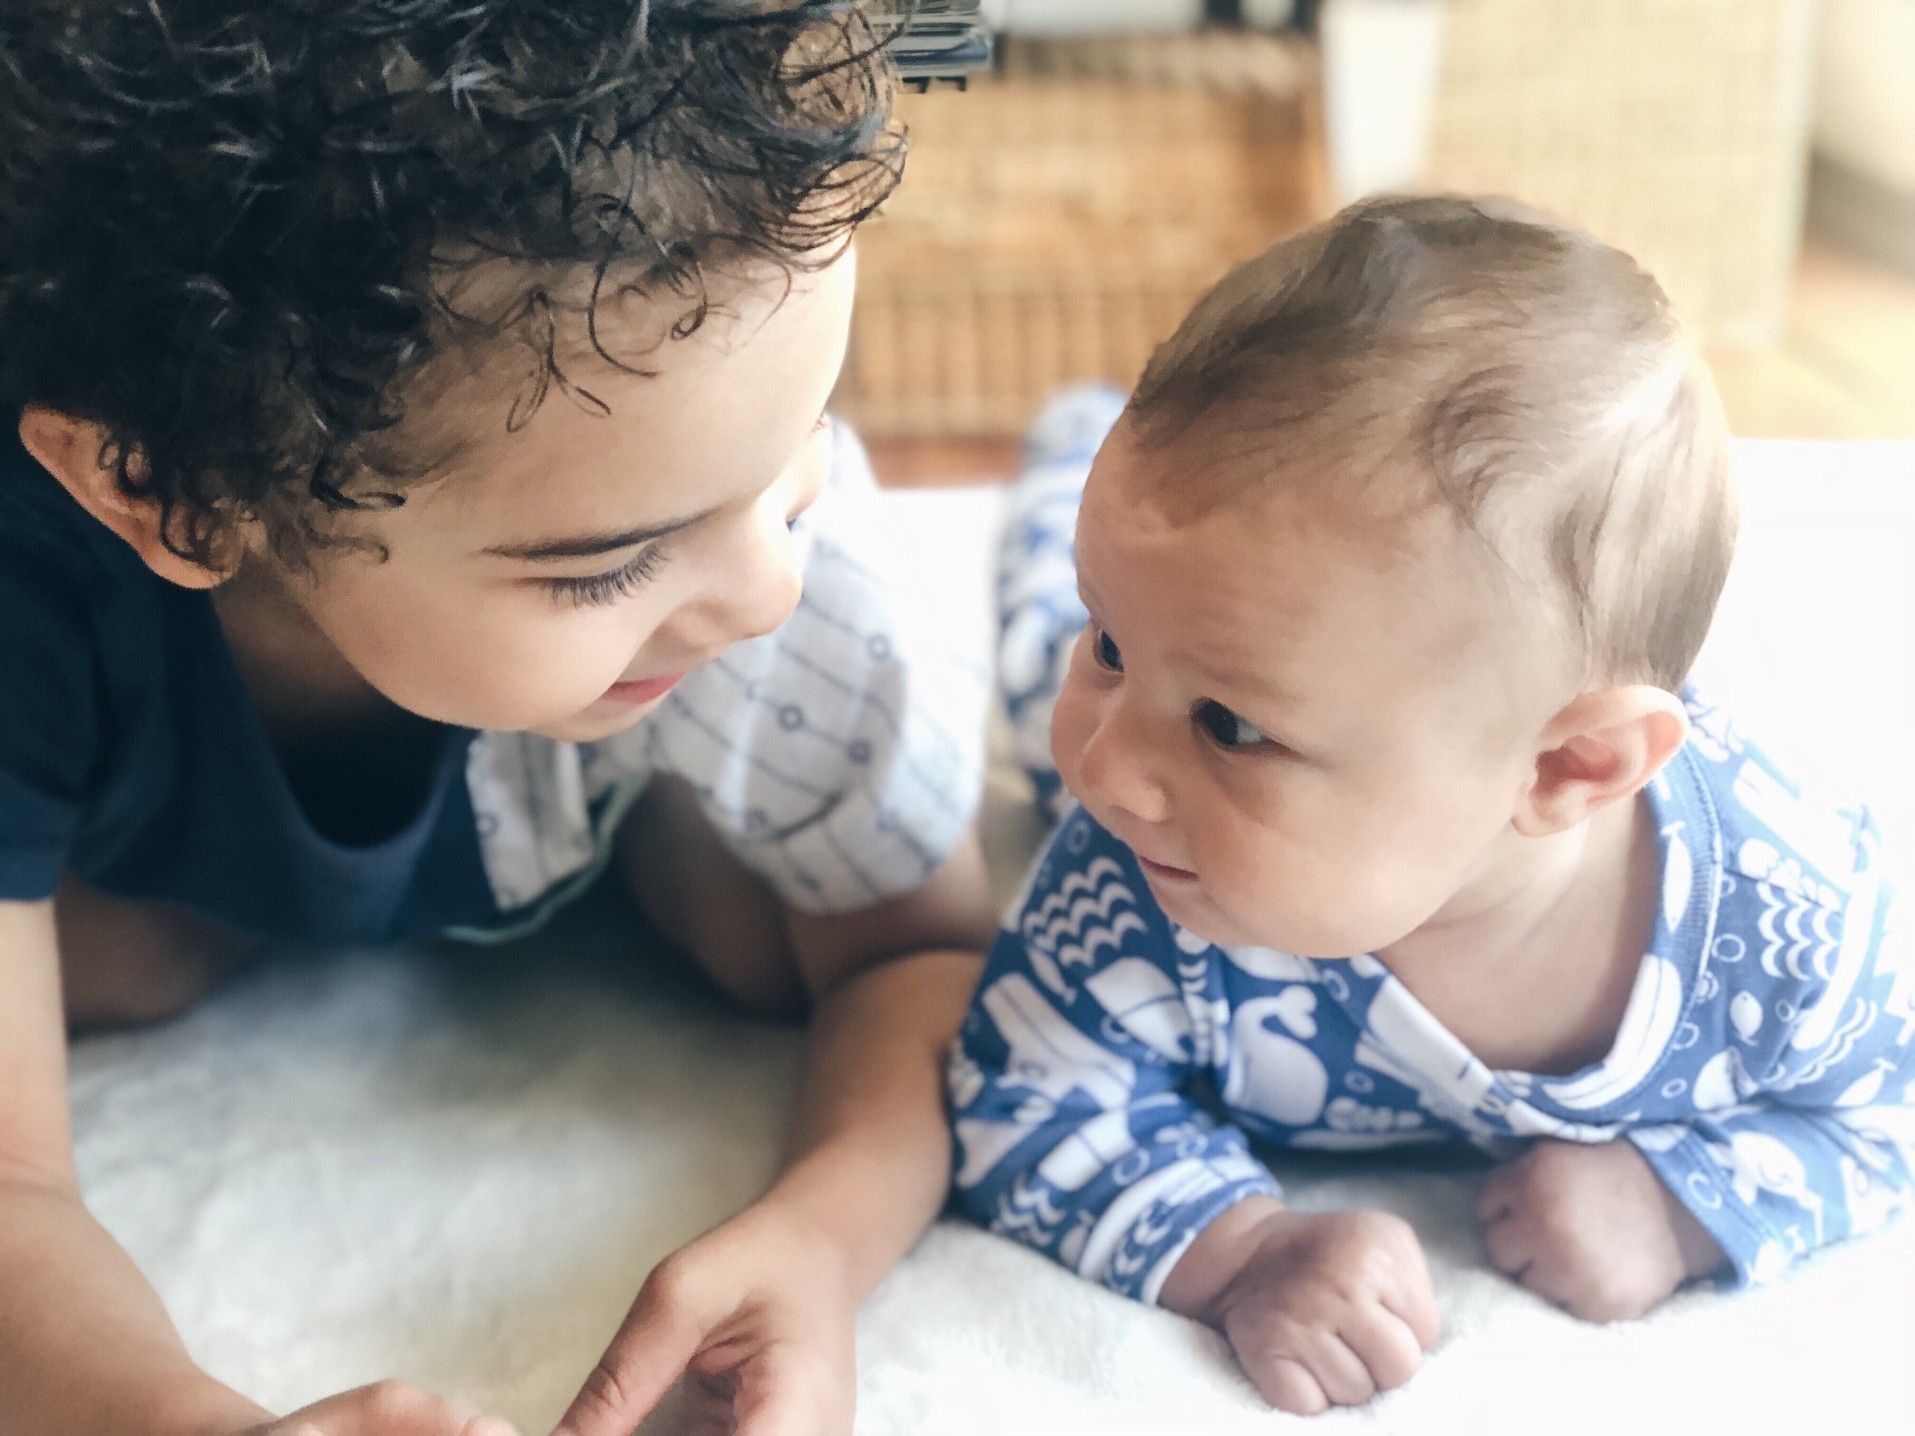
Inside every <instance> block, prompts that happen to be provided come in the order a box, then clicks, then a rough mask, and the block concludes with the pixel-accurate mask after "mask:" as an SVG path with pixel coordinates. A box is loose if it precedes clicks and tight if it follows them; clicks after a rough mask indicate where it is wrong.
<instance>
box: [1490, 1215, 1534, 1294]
mask: <svg viewBox="0 0 1915 1436" xmlns="http://www.w3.org/2000/svg"><path fill="white" fill-rule="evenodd" d="M1483 1247H1484V1249H1485V1250H1486V1251H1487V1252H1488V1253H1489V1264H1490V1265H1491V1266H1493V1267H1495V1268H1496V1270H1498V1271H1500V1272H1501V1273H1502V1274H1503V1275H1504V1276H1506V1277H1509V1278H1510V1279H1511V1280H1513V1281H1521V1280H1523V1275H1524V1273H1525V1272H1527V1271H1528V1270H1529V1268H1530V1266H1531V1264H1532V1263H1533V1262H1535V1260H1536V1248H1537V1242H1536V1233H1535V1231H1534V1230H1533V1229H1532V1228H1531V1225H1530V1223H1528V1222H1526V1221H1524V1220H1522V1219H1521V1218H1520V1217H1516V1216H1503V1217H1499V1218H1497V1219H1496V1220H1494V1221H1492V1222H1491V1223H1490V1224H1489V1225H1488V1226H1486V1227H1484V1228H1483Z"/></svg>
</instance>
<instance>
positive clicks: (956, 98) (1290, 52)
mask: <svg viewBox="0 0 1915 1436" xmlns="http://www.w3.org/2000/svg"><path fill="white" fill-rule="evenodd" d="M1315 76H1316V70H1315V62H1314V57H1313V56H1312V54H1311V52H1310V51H1309V50H1308V49H1307V48H1306V47H1304V46H1303V45H1301V44H1298V43H1295V42H1290V41H1285V40H1281V39H1277V38H1274V37H1245V36H1241V35H1190V36H1152V37H1150V38H1148V39H1147V40H1146V39H1136V40H1107V41H1080V42H1036V41H1031V42H1022V43H1020V42H1012V43H1011V44H1010V45H1009V46H1008V47H1007V54H1006V57H1005V67H1004V73H1003V74H1002V75H1001V76H999V77H994V78H991V79H987V80H984V81H981V82H979V83H976V84H974V85H973V86H972V88H971V89H970V91H969V92H968V93H962V94H960V93H958V92H956V91H953V90H941V91H940V90H934V91H932V92H931V93H929V94H925V95H911V96H906V97H904V99H903V101H902V103H901V109H902V112H903V115H904V118H905V120H906V122H907V123H908V124H909V125H910V126H911V134H912V144H911V159H910V166H909V169H908V171H907V174H906V178H905V182H904V184H903V186H902V187H901V188H900V189H899V191H898V193H897V195H896V197H895V198H894V199H893V200H892V201H891V203H890V204H889V205H888V206H887V207H886V210H885V212H884V213H883V214H882V215H881V216H880V217H879V218H877V219H876V220H874V221H873V222H872V223H871V224H869V225H868V226H867V227H866V228H865V229H864V231H863V232H862V235H861V238H860V264H861V266H862V270H861V274H860V279H859V296H858V311H857V318H856V320H855V322H854V329H853V336H852V349H851V359H850V362H849V364H848V366H847V369H846V374H845V379H844V382H843V384H842V386H841V388H840V391H839V395H838V406H839V407H840V408H841V409H843V410H844V411H845V412H846V413H847V414H848V415H849V416H851V417H852V418H854V419H856V420H857V422H858V423H859V424H860V425H861V426H862V427H863V428H864V430H865V432H866V433H868V434H876V435H924V434H977V433H1009V432H1015V431H1017V430H1019V429H1021V428H1022V427H1023V426H1024V424H1025V423H1026V422H1027V421H1028V420H1029V419H1030V417H1031V416H1032V415H1033V414H1034V413H1035V411H1036V408H1037V406H1038V405H1039V404H1040V403H1041V402H1042V401H1043V400H1044V398H1045V397H1047V396H1048V395H1049V394H1050V393H1051V392H1052V391H1053V390H1054V389H1055V388H1056V387H1057V386H1058V385H1060V384H1063V383H1066V382H1069V381H1071V380H1077V379H1114V380H1117V381H1120V382H1128V381H1129V380H1131V379H1134V378H1135V377H1136V375H1137V374H1138V373H1139V372H1140V371H1141V370H1142V368H1143V364H1144V361H1145V360H1146V359H1147V358H1148V357H1149V355H1150V352H1151V350H1152V349H1153V348H1154V347H1155V346H1156V345H1157V344H1158V343H1159V342H1161V341H1162V340H1163V339H1165V338H1166V337H1168V335H1169V334H1170V331H1171V330H1172V329H1174V328H1175V327H1176V325H1177V321H1178V320H1180V319H1181V318H1182V317H1183V315H1184V312H1185V311H1186V310H1187V309H1188V308H1189V307H1190V305H1191V304H1192V303H1193V302H1194V301H1195V300H1196V298H1197V297H1198V295H1200V294H1202V293H1203V291H1204V290H1205V289H1206V288H1208V287H1209V286H1210V284H1212V283H1213V282H1214V281H1215V280H1216V279H1217V278H1218V277H1219V276H1220V275H1221V274H1222V273H1223V272H1224V271H1225V270H1226V269H1227V268H1229V266H1230V265H1231V264H1232V263H1234V262H1236V261H1238V260H1240V259H1244V258H1247V257H1248V256H1249V255H1251V254H1254V253H1255V252H1257V251H1258V250H1259V249H1261V248H1262V247H1263V246H1264V245H1266V244H1268V243H1269V242H1270V241H1271V240H1272V239H1273V238H1275V237H1276V236H1278V235H1280V234H1283V233H1287V232H1289V231H1291V230H1294V229H1296V228H1299V227H1301V226H1302V225H1304V224H1307V223H1309V222H1310V221H1311V220H1312V219H1314V218H1315V217H1316V216H1317V215H1318V214H1319V213H1320V212H1321V210H1322V207H1323V203H1324V201H1323V198H1322V181H1321V177H1320V166H1319V165H1318V164H1316V163H1315V162H1314V160H1313V158H1312V157H1313V156H1315V155H1316V154H1317V152H1318V149H1319V146H1318V144H1317V141H1316V139H1315V118H1314V115H1315V104H1314V94H1315V85H1316V78H1315Z"/></svg>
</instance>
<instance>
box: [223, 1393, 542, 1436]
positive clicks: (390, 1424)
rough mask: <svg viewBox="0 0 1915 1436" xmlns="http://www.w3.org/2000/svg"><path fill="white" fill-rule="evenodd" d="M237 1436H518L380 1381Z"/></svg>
mask: <svg viewBox="0 0 1915 1436" xmlns="http://www.w3.org/2000/svg"><path fill="white" fill-rule="evenodd" d="M239 1436H518V1433H517V1432H516V1431H514V1429H513V1428H512V1427H511V1426H510V1425H508V1424H507V1423H506V1422H504V1421H500V1420H498V1419H496V1418H495V1417H491V1416H481V1415H480V1414H479V1413H478V1412H477V1411H474V1410H473V1409H471V1408H470V1407H467V1406H459V1405H455V1404H453V1403H452V1402H449V1401H445V1400H442V1399H441V1398H439V1397H437V1396H434V1395H432V1394H431V1393H430V1392H426V1391H420V1390H418V1389H417V1388H415V1387H411V1386H407V1385H405V1384H404V1383H402V1382H398V1381H381V1382H380V1383H378V1384H377V1385H376V1386H361V1387H359V1388H358V1389H357V1390H355V1391H347V1392H343V1393H341V1394H340V1395H338V1396H329V1397H327V1398H326V1399H325V1400H324V1401H319V1402H315V1403H314V1404H313V1405H311V1406H308V1407H306V1408H305V1409H304V1410H301V1411H295V1412H293V1414H292V1415H290V1416H286V1417H282V1418H281V1419H280V1420H278V1421H270V1422H267V1423H266V1424H265V1425H263V1426H255V1427H252V1428H251V1429H249V1430H247V1431H243V1432H240V1433H239Z"/></svg>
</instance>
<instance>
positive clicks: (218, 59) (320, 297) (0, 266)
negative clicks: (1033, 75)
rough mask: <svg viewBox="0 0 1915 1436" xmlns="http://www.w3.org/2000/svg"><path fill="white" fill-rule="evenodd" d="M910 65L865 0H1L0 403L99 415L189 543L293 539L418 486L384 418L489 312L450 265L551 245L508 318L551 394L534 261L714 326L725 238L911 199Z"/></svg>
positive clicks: (590, 308) (780, 241) (821, 248)
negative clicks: (243, 521)
mask: <svg viewBox="0 0 1915 1436" xmlns="http://www.w3.org/2000/svg"><path fill="white" fill-rule="evenodd" d="M891 92H892V84H891V77H890V72H889V70H888V67H887V60H886V56H885V54H884V46H883V44H882V43H881V41H880V40H879V38H878V37H876V36H875V35H874V33H873V30H872V28H871V26H870V24H869V23H868V22H867V20H866V18H865V16H864V14H863V12H862V9H861V6H860V5H859V4H857V3H847V0H273V3H271V4H259V3H257V0H6V3H5V5H4V7H0V405H4V406H5V408H4V410H0V412H4V413H7V414H15V415H17V414H18V413H19V411H20V409H21V408H22V407H23V406H25V405H27V404H44V405H47V406H49V407H51V408H54V409H57V410H59V411H61V412H64V413H67V414H70V415H73V416H75V417H77V418H81V419H86V420H90V421H93V422H96V423H98V424H99V425H100V426H101V427H102V428H103V429H104V430H105V431H106V433H107V434H108V435H109V436H110V438H109V441H108V444H107V449H106V453H105V455H104V458H105V459H106V461H107V462H109V463H111V464H113V465H115V466H116V468H117V473H118V476H119V482H120V484H121V485H122V487H123V488H124V489H125V490H126V492H128V493H129V494H131V495H134V496H137V497H144V498H150V499H152V500H155V501H156V502H157V503H158V504H159V505H160V507H161V511H162V514H163V532H164V534H165V537H166V542H167V544H168V546H169V547H171V548H173V549H174V551H175V552H177V553H179V554H181V555H182V556H185V557H189V558H193V559H196V560H199V561H202V562H205V561H209V559H210V557H211V555H212V554H213V552H214V550H215V547H216V544H217V540H218V539H219V538H220V536H221V535H222V534H223V533H224V532H225V531H226V530H227V528H228V525H229V521H230V520H231V519H232V518H233V517H235V516H240V515H245V516H252V517H256V518H258V519H260V520H262V521H264V522H265V523H266V525H267V528H268V531H269V532H270V533H271V534H272V536H273V539H274V542H275V545H276V547H277V548H278V549H279V551H280V552H281V554H282V555H283V556H286V557H288V558H289V559H291V560H294V561H297V560H298V559H299V558H300V557H301V556H303V555H304V553H305V551H306V550H307V548H308V547H309V546H310V545H311V544H312V543H314V542H317V541H320V540H321V539H322V538H323V534H322V532H321V530H322V527H323V520H324V519H325V518H326V517H327V515H328V513H329V512H337V511H339V510H341V509H353V508H364V507H367V506H370V505H380V504H384V505H390V504H394V503H397V502H400V496H399V495H398V494H397V493H394V492H391V490H392V489H394V487H395V486H396V482H397V479H398V478H399V476H400V471H401V470H402V469H403V465H401V464H396V463H395V462H394V461H393V460H392V459H391V458H390V457H386V458H383V459H382V458H381V457H379V454H380V451H381V448H382V446H381V445H380V444H379V443H378V441H377V436H379V435H380V434H382V433H384V432H385V431H388V430H390V429H392V427H393V426H394V425H395V424H397V423H398V422H399V421H400V420H401V419H402V418H403V417H404V414H405V404H404V392H405V387H406V381H407V380H408V379H409V378H410V377H411V376H413V375H416V374H417V373H418V372H419V370H420V369H421V367H422V366H423V365H424V363H425V362H426V361H427V360H428V359H429V358H430V357H431V356H432V354H433V353H434V352H435V350H437V349H442V348H443V347H445V346H446V345H447V344H448V343H455V342H456V343H465V342H470V341H471V340H472V339H474V338H475V337H484V336H483V335H478V336H475V335H474V334H473V332H472V322H471V321H470V320H469V319H465V320H463V321H462V322H461V323H450V322H448V320H449V319H458V318H460V316H456V315H451V314H450V311H449V308H448V304H447V302H446V297H445V296H446V294H447V283H448V279H449V278H454V277H456V276H457V274H458V273H460V272H463V271H464V270H466V269H469V268H470V267H471V266H472V265H474V264H477V263H481V262H483V261H486V260H491V259H500V258H503V259H506V260H512V261H524V262H526V263H527V264H529V265H534V266H541V267H542V268H540V269H538V270H536V271H534V270H528V271H527V278H526V292H525V293H524V294H523V295H522V296H521V301H520V302H519V303H518V304H516V305H514V306H511V307H510V308H509V312H508V313H506V314H505V315H504V317H494V318H493V319H492V320H490V321H487V327H489V328H490V329H491V331H492V332H494V333H497V332H499V331H501V330H503V329H504V328H507V327H516V328H518V329H520V330H526V331H537V330H538V328H539V327H540V326H544V330H545V333H544V336H543V338H542V339H541V336H540V335H539V334H538V333H537V332H531V333H530V338H531V339H532V342H533V343H534V344H535V346H536V345H539V344H541V343H542V345H543V353H544V355H545V361H546V362H545V368H544V372H543V373H542V374H541V375H540V376H539V377H538V378H537V379H536V381H535V383H534V390H535V392H533V393H532V394H531V396H530V401H531V403H532V404H536V402H537V401H538V399H539V398H541V397H542V396H543V394H544V392H545V388H546V384H547V382H548V381H550V380H552V379H554V378H557V379H558V380H560V381H561V382H562V381H563V376H562V375H560V374H559V372H558V369H557V361H556V359H555V358H554V357H553V340H552V337H551V333H550V330H551V326H552V324H553V322H554V321H553V319H552V310H553V304H552V302H551V301H550V298H549V296H548V295H547V294H546V292H545V290H544V289H543V288H541V287H540V283H539V279H538V276H539V275H547V276H549V275H550V274H551V273H553V272H555V271H556V272H565V273H569V274H571V275H573V276H574V277H575V278H576V277H579V276H584V277H586V278H589V280H590V288H589V293H590V296H591V297H590V299H589V300H587V301H586V303H585V312H586V321H587V325H588V328H591V332H592V334H593V342H594V343H595V344H598V339H597V335H596V329H595V327H593V326H591V319H592V316H593V315H594V314H595V312H596V306H597V303H598V300H599V298H600V296H601V295H602V294H604V293H608V292H611V291H608V290H607V288H606V286H607V285H608V283H609V284H610V285H612V286H614V287H615V288H616V289H617V290H620V291H623V290H629V289H630V288H633V287H642V288H644V289H646V290H648V291H649V290H652V289H657V290H658V291H659V292H661V293H671V294H675V295H677V296H681V297H682V299H683V302H684V306H685V317H684V318H683V319H681V321H680V322H679V324H678V326H677V328H676V330H675V331H674V332H675V333H681V334H682V333H686V332H689V331H690V330H691V329H692V328H695V327H696V326H697V324H698V323H699V322H700V321H701V320H702V318H703V317H704V314H705V312H706V306H707V304H708V303H709V296H708V287H707V281H706V277H705V276H706V275H707V273H709V272H710V271H711V269H712V266H713V265H714V264H728V263H730V262H732V261H733V260H738V259H741V258H742V259H752V260H768V261H771V262H772V263H774V264H776V265H778V266H782V267H783V269H784V270H785V272H786V273H788V274H789V273H792V272H794V271H796V270H799V269H802V268H805V267H808V266H811V265H813V264H815V263H817V262H818V260H817V256H818V255H820V254H821V253H827V252H830V251H831V250H833V249H834V247H835V244H836V242H837V241H840V240H842V239H843V238H845V237H846V236H848V235H849V233H850V231H851V230H852V229H853V228H854V227H855V226H856V225H857V224H858V223H859V222H860V221H861V220H862V219H864V218H865V217H866V216H867V215H869V214H870V212H871V211H872V210H873V209H874V208H875V207H876V206H877V205H878V203H879V202H880V201H882V200H883V199H884V198H885V197H886V196H887V195H888V194H889V192H890V190H891V188H892V187H893V186H894V185H895V183H896V181H897V178H898V176H899V173H900V171H901V167H902V162H903V138H902V135H901V134H900V132H899V131H898V130H897V129H896V127H895V126H894V125H893V124H892V121H891V106H890V101H891ZM599 347H600V352H601V353H603V352H604V348H603V345H599ZM606 357H607V358H610V357H611V356H610V355H609V354H607V355H606ZM527 408H528V404H527V403H526V401H525V398H524V397H521V400H520V403H519V404H518V406H517V407H516V408H515V413H516V414H517V415H519V416H520V418H521V419H522V418H523V415H524V413H525V411H526V409H527ZM368 476H372V477H383V478H384V479H385V480H386V482H385V484H384V485H383V491H380V489H379V487H378V486H369V485H368V483H367V479H368Z"/></svg>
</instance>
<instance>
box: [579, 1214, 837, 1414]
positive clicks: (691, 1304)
mask: <svg viewBox="0 0 1915 1436" xmlns="http://www.w3.org/2000/svg"><path fill="white" fill-rule="evenodd" d="M856 1320H857V1302H856V1301H855V1300H854V1299H853V1298H852V1296H851V1294H850V1292H849V1290H848V1289H847V1285H846V1280H845V1274H844V1271H843V1268H842V1263H841V1262H840V1261H839V1260H838V1258H837V1256H836V1253H835V1251H834V1250H833V1248H832V1247H831V1246H830V1244H829V1243H828V1242H826V1241H823V1240H821V1239H820V1238H819V1236H818V1235H817V1234H816V1233H815V1232H812V1231H810V1230H808V1229H806V1228H804V1227H802V1225H800V1224H799V1223H797V1222H794V1221H792V1220H789V1219H788V1218H787V1217H786V1215H785V1213H784V1212H783V1211H781V1210H780V1209H779V1208H778V1207H777V1205H776V1204H775V1202H774V1201H772V1200H767V1201H762V1202H760V1203H759V1204H758V1205H757V1206H754V1207H752V1208H750V1209H749V1210H747V1211H745V1212H744V1213H742V1214H741V1215H739V1216H737V1217H734V1218H733V1219H732V1220H731V1221H729V1222H726V1223H725V1224H724V1225H723V1226H721V1227H718V1228H716V1229H715V1230H713V1231H711V1232H708V1233H706V1235H704V1236H702V1237H700V1238H699V1239H698V1240H697V1241H695V1242H693V1243H692V1244H691V1245H690V1246H688V1247H684V1248H682V1249H681V1250H679V1251H677V1252H674V1253H673V1254H672V1255H671V1256H669V1257H667V1258H666V1259H665V1260H664V1261H663V1262H661V1263H660V1264H659V1266H658V1267H657V1269H656V1270H654V1271H653V1272H652V1274H651V1276H650V1277H649V1278H648V1279H647V1280H646V1282H645V1285H644V1288H643V1289H642V1290H641V1291H640V1292H639V1294H638V1300H637V1301H636V1302H635V1303H634V1304H633V1306H632V1310H631V1313H630V1315H628V1316H627V1317H626V1318H625V1322H624V1325H622V1326H621V1327H620V1328H619V1331H618V1335H616V1336H615V1337H613V1338H612V1344H611V1346H610V1348H609V1349H608V1350H607V1351H606V1353H605V1355H604V1357H603V1358H601V1359H600V1361H599V1365H598V1369H597V1370H595V1371H594V1372H593V1373H592V1374H591V1376H590V1377H589V1378H588V1379H587V1381H586V1383H585V1387H584V1389H583V1390H582V1391H581V1392H580V1393H579V1395H578V1397H577V1399H576V1400H574V1401H573V1402H572V1405H571V1409H570V1410H568V1411H567V1412H566V1413H565V1416H564V1418H563V1419H562V1420H561V1421H560V1422H559V1425H558V1429H557V1430H556V1431H555V1432H554V1433H553V1436H629V1433H630V1432H631V1431H632V1429H633V1428H634V1427H635V1426H637V1425H638V1423H639V1422H640V1421H641V1420H643V1419H644V1418H645V1416H646V1415H647V1414H649V1413H650V1412H651V1410H652V1408H653V1407H655V1406H656V1405H657V1404H658V1402H659V1400H660V1398H662V1397H663V1396H664V1394H665V1393H666V1391H667V1390H669V1389H670V1388H671V1386H672V1384H673V1383H674V1382H676V1381H677V1380H678V1379H679V1377H680V1376H683V1377H684V1378H685V1387H684V1397H683V1411H682V1426H681V1428H680V1429H682V1430H683V1431H684V1432H686V1433H687V1436H733V1433H736V1436H849V1433H850V1430H851V1416H852V1411H853V1408H854V1406H855V1403H856V1396H857V1392H856V1385H857V1381H856V1341H855V1337H856Z"/></svg>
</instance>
